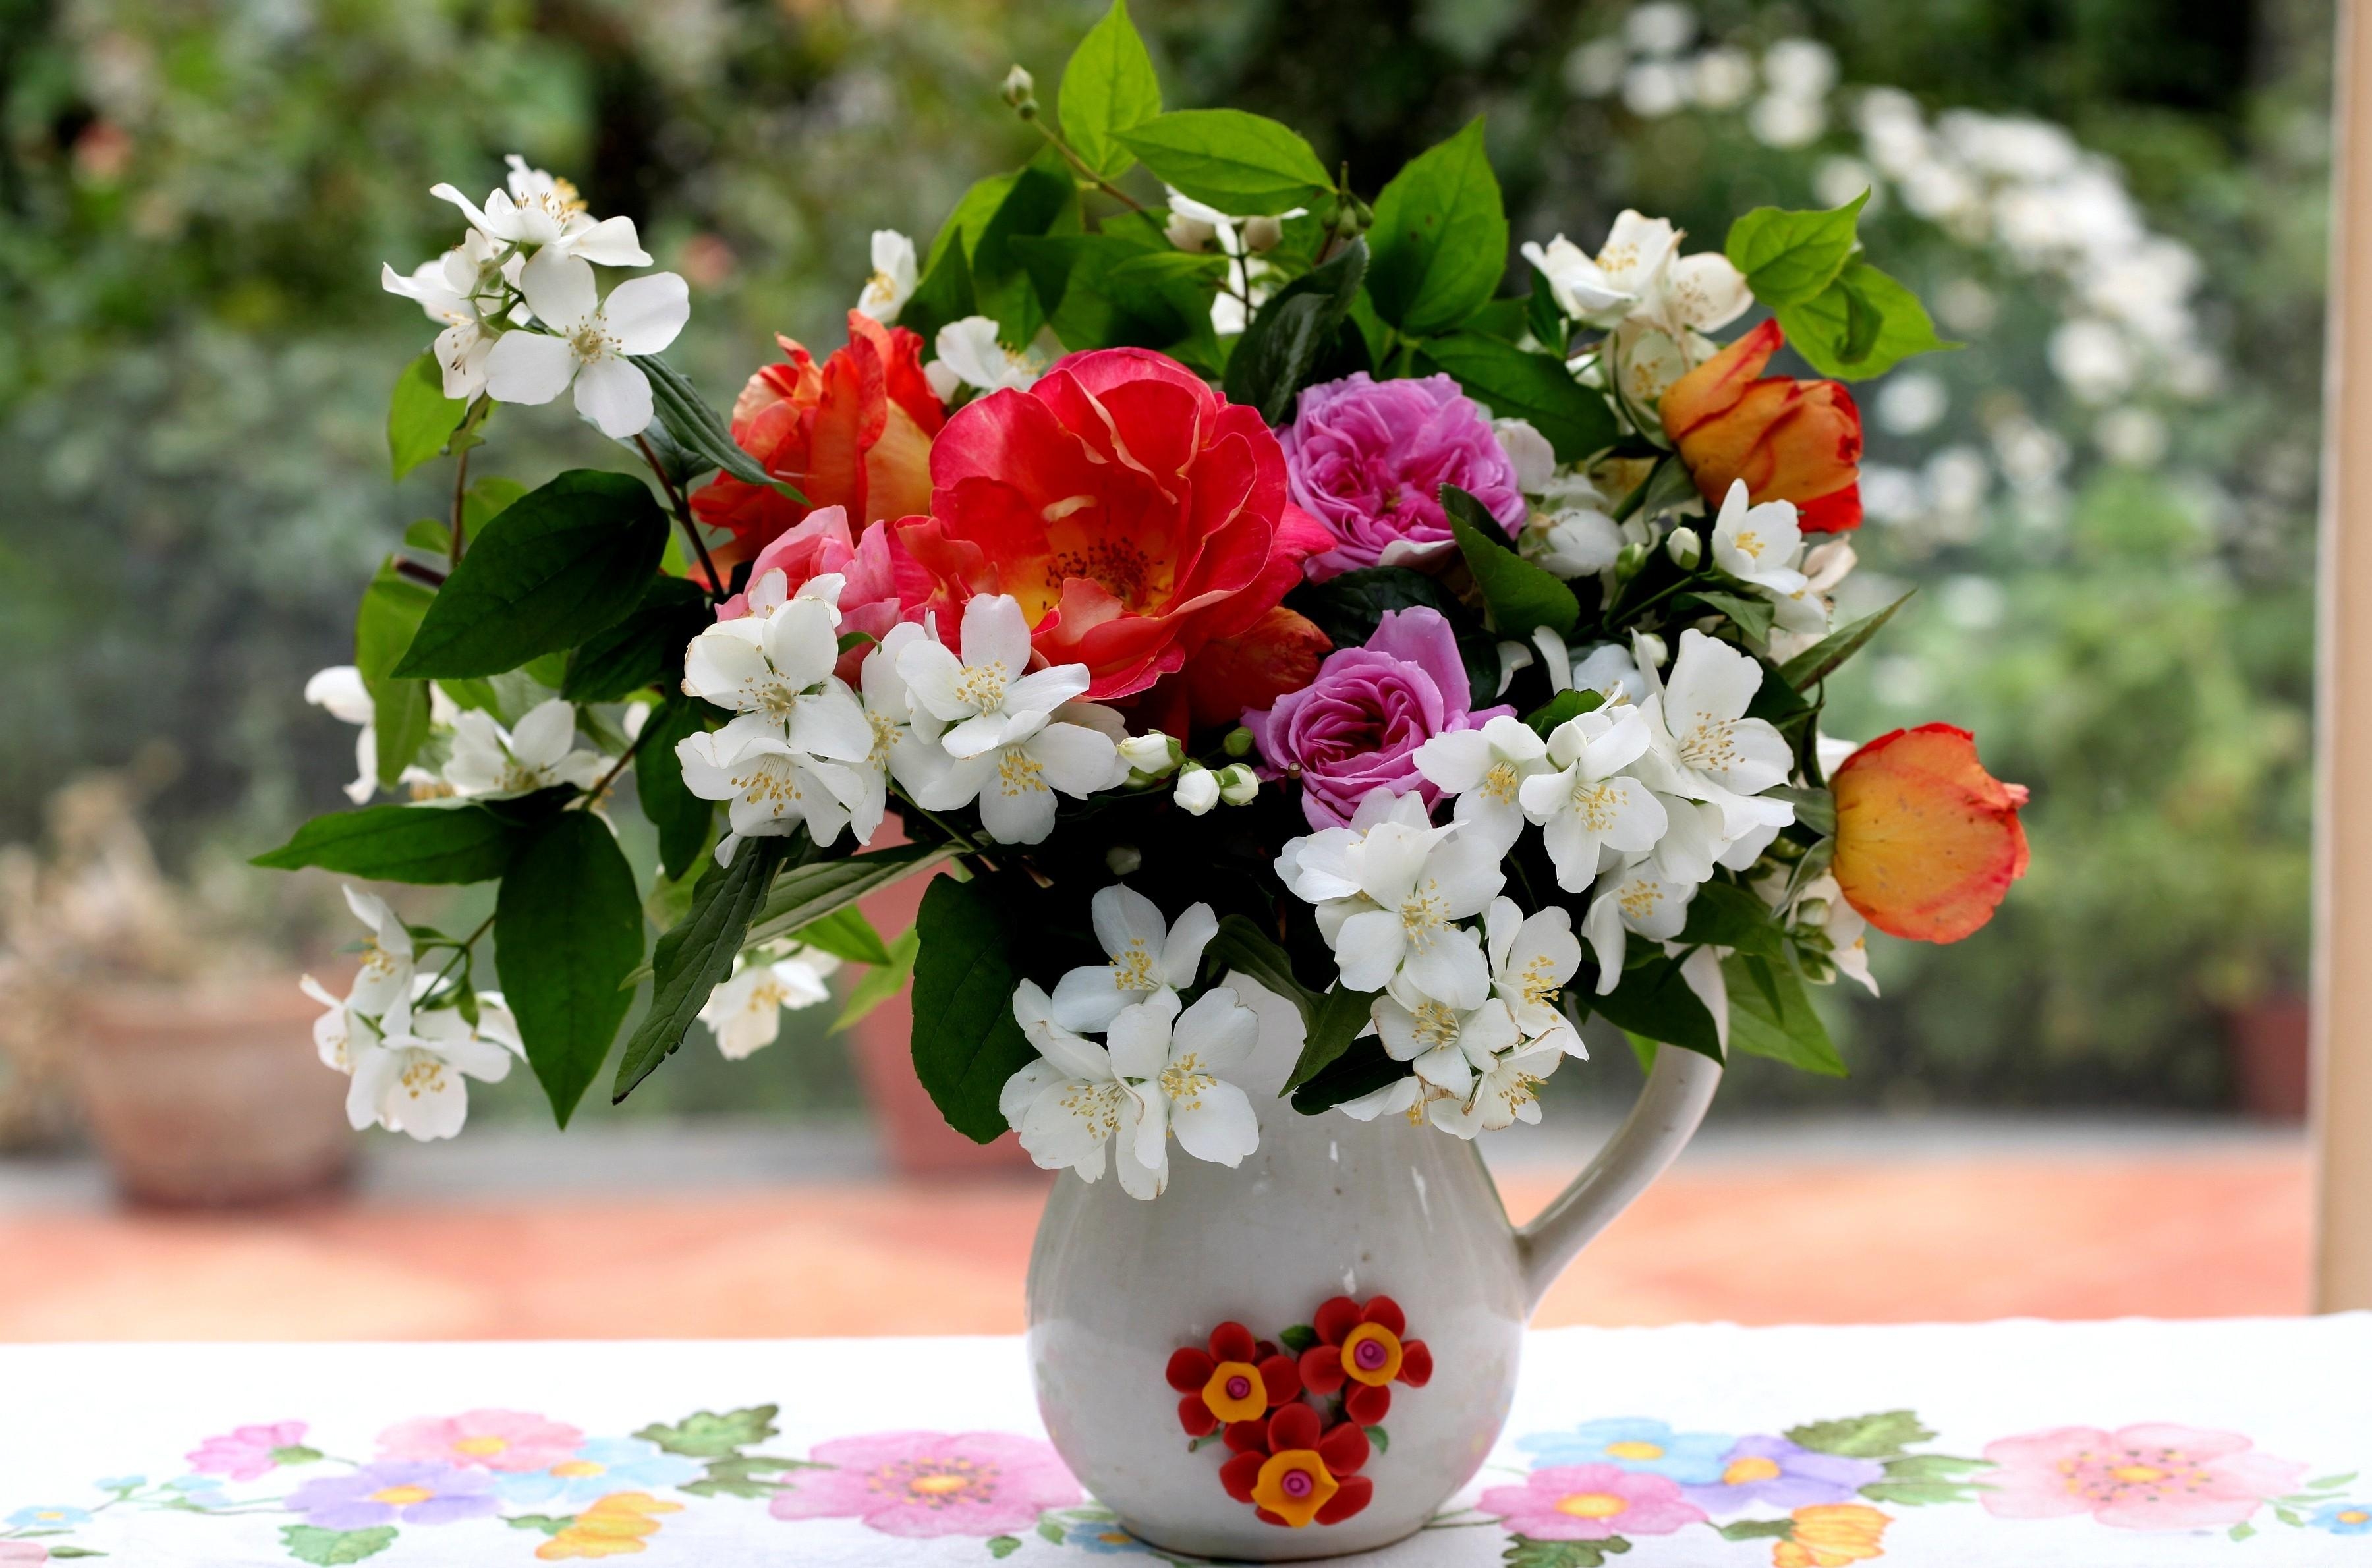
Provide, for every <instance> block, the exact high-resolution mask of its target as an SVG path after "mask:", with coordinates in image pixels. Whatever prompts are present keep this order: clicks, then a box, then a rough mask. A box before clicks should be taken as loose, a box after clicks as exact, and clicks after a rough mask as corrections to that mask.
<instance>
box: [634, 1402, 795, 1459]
mask: <svg viewBox="0 0 2372 1568" xmlns="http://www.w3.org/2000/svg"><path fill="white" fill-rule="evenodd" d="M782 1413H783V1407H782V1406H780V1405H750V1406H747V1407H745V1408H743V1409H741V1410H733V1411H726V1412H725V1413H724V1414H723V1415H718V1414H716V1413H715V1412H714V1411H694V1412H693V1413H692V1414H691V1415H688V1416H686V1417H684V1418H683V1420H681V1421H680V1422H677V1423H675V1424H673V1425H671V1426H670V1425H668V1424H666V1423H657V1422H655V1423H652V1424H651V1425H649V1426H645V1427H644V1428H643V1429H642V1430H641V1431H640V1432H637V1433H635V1434H634V1435H635V1436H636V1437H639V1438H641V1439H642V1440H643V1441H644V1442H645V1443H656V1444H657V1445H658V1446H660V1447H661V1448H663V1449H665V1450H666V1451H667V1452H669V1453H670V1454H681V1455H683V1456H685V1457H686V1458H693V1459H721V1458H726V1457H727V1456H728V1455H733V1454H738V1453H739V1452H740V1451H741V1450H742V1449H744V1448H747V1447H750V1446H753V1445H755V1444H759V1443H763V1442H764V1441H765V1440H766V1439H767V1438H769V1437H772V1436H773V1435H774V1432H775V1427H774V1418H775V1417H776V1416H778V1415H780V1414H782Z"/></svg>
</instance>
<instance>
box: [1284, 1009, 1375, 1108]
mask: <svg viewBox="0 0 2372 1568" xmlns="http://www.w3.org/2000/svg"><path fill="white" fill-rule="evenodd" d="M1378 994H1379V993H1377V992H1373V991H1350V990H1346V989H1344V988H1343V986H1341V985H1336V986H1335V987H1334V988H1333V989H1332V990H1331V991H1329V992H1327V993H1325V994H1323V995H1321V996H1320V997H1319V998H1318V1000H1317V1003H1316V1005H1314V1006H1313V1007H1312V1009H1311V1014H1312V1016H1311V1019H1310V1025H1309V1032H1308V1036H1307V1037H1306V1038H1305V1039H1304V1040H1303V1041H1302V1045H1301V1055H1300V1056H1299V1057H1298V1058H1296V1060H1295V1062H1294V1063H1293V1074H1292V1075H1291V1076H1290V1077H1288V1078H1286V1079H1285V1087H1284V1088H1283V1089H1281V1090H1279V1091H1278V1093H1279V1094H1292V1093H1293V1092H1294V1091H1295V1090H1296V1089H1298V1088H1300V1087H1301V1086H1303V1085H1304V1084H1307V1083H1309V1082H1311V1081H1312V1080H1313V1079H1315V1078H1317V1077H1318V1075H1319V1074H1321V1073H1323V1072H1325V1071H1326V1069H1327V1068H1329V1067H1331V1066H1332V1065H1333V1064H1334V1063H1336V1062H1338V1061H1340V1060H1341V1059H1342V1056H1343V1052H1344V1051H1348V1050H1349V1049H1350V1048H1351V1038H1352V1037H1353V1036H1354V1035H1355V1034H1357V1033H1358V1032H1359V1031H1360V1030H1361V1029H1364V1028H1366V1027H1367V1024H1368V1021H1369V1019H1370V1018H1371V1017H1372V1016H1374V1013H1375V1006H1376V997H1377V996H1378Z"/></svg>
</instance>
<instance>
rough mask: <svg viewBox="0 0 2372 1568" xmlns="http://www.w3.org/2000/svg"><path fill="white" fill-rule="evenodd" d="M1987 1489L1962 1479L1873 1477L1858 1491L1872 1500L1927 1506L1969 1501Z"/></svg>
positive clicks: (1910, 1506)
mask: <svg viewBox="0 0 2372 1568" xmlns="http://www.w3.org/2000/svg"><path fill="white" fill-rule="evenodd" d="M1990 1490H1991V1488H1988V1487H1984V1486H1979V1485H1973V1484H1971V1483H1969V1482H1966V1481H1871V1482H1870V1483H1869V1484H1868V1485H1866V1486H1865V1487H1863V1488H1862V1489H1861V1494H1862V1495H1863V1496H1864V1497H1866V1498H1868V1499H1869V1500H1870V1501H1871V1502H1873V1503H1891V1504H1896V1505H1897V1506H1898V1507H1903V1508H1927V1507H1935V1506H1936V1505H1938V1504H1947V1503H1970V1502H1973V1501H1975V1499H1976V1496H1977V1494H1978V1493H1981V1492H1986V1491H1990Z"/></svg>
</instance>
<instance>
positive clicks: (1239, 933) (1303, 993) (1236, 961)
mask: <svg viewBox="0 0 2372 1568" xmlns="http://www.w3.org/2000/svg"><path fill="white" fill-rule="evenodd" d="M1203 958H1204V959H1205V961H1207V962H1210V963H1212V964H1214V965H1215V966H1216V968H1217V969H1218V970H1219V972H1221V973H1223V974H1224V973H1226V972H1227V970H1241V971H1242V972H1243V973H1245V974H1247V975H1250V977H1251V978H1252V979H1254V980H1256V981H1260V982H1261V984H1262V985H1263V986H1266V987H1267V988H1268V989H1269V990H1271V991H1273V992H1274V993H1276V994H1278V995H1279V996H1282V997H1284V998H1285V1000H1286V1001H1287V1002H1290V1003H1292V1004H1293V1005H1294V1007H1295V1008H1296V1010H1297V1011H1299V1013H1300V1014H1301V1027H1302V1028H1303V1029H1304V1030H1305V1031H1307V1030H1308V1029H1310V1028H1314V1027H1315V1026H1316V1023H1317V1018H1318V993H1316V992H1314V991H1312V990H1310V989H1309V987H1308V986H1306V985H1304V984H1302V983H1301V981H1300V979H1299V977H1298V976H1296V975H1295V973H1294V972H1293V959H1292V958H1290V957H1289V956H1288V955H1287V954H1286V953H1285V949H1284V948H1283V947H1279V946H1277V943H1276V939H1275V938H1274V937H1273V936H1271V935H1269V934H1268V933H1267V932H1265V931H1262V929H1261V927H1260V923H1259V922H1257V921H1255V920H1253V919H1252V918H1251V917H1250V915H1243V914H1229V915H1223V916H1221V917H1220V920H1219V929H1218V930H1217V931H1216V932H1215V933H1213V934H1212V936H1211V940H1210V941H1209V942H1207V943H1205V944H1204V945H1203Z"/></svg>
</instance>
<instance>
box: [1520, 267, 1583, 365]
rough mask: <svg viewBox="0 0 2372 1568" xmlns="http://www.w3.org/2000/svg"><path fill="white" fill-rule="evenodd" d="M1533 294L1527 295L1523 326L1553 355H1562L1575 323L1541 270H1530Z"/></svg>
mask: <svg viewBox="0 0 2372 1568" xmlns="http://www.w3.org/2000/svg"><path fill="white" fill-rule="evenodd" d="M1530 272H1531V274H1532V292H1531V293H1529V294H1528V295H1526V296H1524V326H1525V328H1526V329H1527V330H1528V331H1530V333H1531V334H1532V336H1533V337H1534V338H1536V339H1538V340H1539V341H1540V343H1541V347H1542V348H1545V349H1547V350H1548V351H1549V352H1550V353H1551V354H1559V355H1562V354H1564V351H1565V346H1566V341H1567V338H1568V337H1569V335H1570V334H1571V331H1572V323H1571V322H1569V321H1567V320H1566V319H1564V309H1563V308H1560V307H1559V306H1558V304H1557V302H1556V291H1555V290H1554V289H1552V288H1551V287H1550V286H1549V280H1548V278H1547V277H1546V276H1545V275H1544V274H1543V273H1541V270H1540V269H1539V268H1538V267H1533V268H1531V269H1530Z"/></svg>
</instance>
